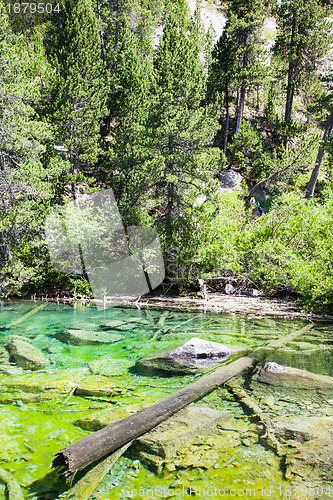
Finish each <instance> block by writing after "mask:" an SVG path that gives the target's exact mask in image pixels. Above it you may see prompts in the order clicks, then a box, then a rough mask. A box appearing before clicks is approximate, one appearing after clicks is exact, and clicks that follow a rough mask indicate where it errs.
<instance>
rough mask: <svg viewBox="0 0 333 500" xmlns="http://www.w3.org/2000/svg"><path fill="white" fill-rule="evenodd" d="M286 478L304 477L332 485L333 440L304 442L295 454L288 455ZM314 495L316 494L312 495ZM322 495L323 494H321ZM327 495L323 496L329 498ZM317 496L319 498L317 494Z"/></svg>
mask: <svg viewBox="0 0 333 500" xmlns="http://www.w3.org/2000/svg"><path fill="white" fill-rule="evenodd" d="M286 478H287V479H289V480H290V479H291V480H293V479H295V478H296V479H297V480H300V478H302V480H303V481H308V482H312V484H319V485H321V486H322V487H324V491H325V483H324V482H326V481H327V483H326V484H328V485H330V489H331V488H332V486H331V484H332V483H331V482H332V481H333V441H332V440H328V439H327V438H324V439H313V440H311V441H307V442H306V443H304V444H303V445H302V446H301V447H300V449H298V450H297V452H296V453H295V454H294V455H290V456H287V459H286ZM311 496H312V497H314V495H311ZM320 496H321V495H320ZM330 496H331V495H329V496H327V497H326V496H325V497H322V498H329V497H330ZM316 498H319V496H317V497H316Z"/></svg>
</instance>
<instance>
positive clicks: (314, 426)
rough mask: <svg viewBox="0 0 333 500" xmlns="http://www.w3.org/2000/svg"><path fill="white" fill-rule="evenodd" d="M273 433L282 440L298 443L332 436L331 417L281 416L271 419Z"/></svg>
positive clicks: (330, 438)
mask: <svg viewBox="0 0 333 500" xmlns="http://www.w3.org/2000/svg"><path fill="white" fill-rule="evenodd" d="M273 426H274V432H275V434H276V435H277V436H278V437H279V438H282V439H284V440H290V439H291V440H293V441H297V442H298V443H304V442H306V441H311V440H312V439H327V441H329V440H332V438H333V417H318V416H315V417H303V416H301V415H298V416H297V417H294V416H291V417H283V418H276V419H274V421H273Z"/></svg>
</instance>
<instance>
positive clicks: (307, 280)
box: [241, 195, 333, 311]
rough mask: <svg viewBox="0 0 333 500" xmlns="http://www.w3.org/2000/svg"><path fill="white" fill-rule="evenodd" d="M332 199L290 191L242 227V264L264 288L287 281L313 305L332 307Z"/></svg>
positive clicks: (281, 285)
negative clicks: (308, 197)
mask: <svg viewBox="0 0 333 500" xmlns="http://www.w3.org/2000/svg"><path fill="white" fill-rule="evenodd" d="M332 227H333V204H332V200H328V201H327V202H326V203H325V204H323V205H319V204H317V203H315V202H313V201H310V202H306V201H305V200H303V199H299V198H297V197H295V196H294V195H287V196H283V197H281V198H279V199H277V200H276V201H275V202H274V204H273V207H272V209H271V211H270V212H269V213H268V214H266V215H265V216H263V217H261V218H260V219H259V220H258V221H257V222H256V224H254V225H253V227H249V228H247V229H246V230H245V231H243V234H242V240H241V247H242V252H243V263H244V267H245V269H246V270H247V272H248V275H249V276H250V278H251V279H253V280H254V281H256V282H257V283H258V285H259V286H261V287H262V288H263V289H264V290H266V291H269V292H277V291H279V290H284V289H285V288H286V287H289V289H290V290H293V291H295V292H296V293H298V294H299V296H300V297H302V300H303V303H304V304H305V305H306V306H308V307H312V308H317V309H323V308H325V309H327V310H329V311H332V310H333V269H332V258H333V250H332V249H333V233H332Z"/></svg>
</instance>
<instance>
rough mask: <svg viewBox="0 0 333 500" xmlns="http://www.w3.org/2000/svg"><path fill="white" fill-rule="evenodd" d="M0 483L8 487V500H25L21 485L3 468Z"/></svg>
mask: <svg viewBox="0 0 333 500" xmlns="http://www.w3.org/2000/svg"><path fill="white" fill-rule="evenodd" d="M0 483H3V484H5V485H6V490H7V491H6V498H7V499H8V500H24V496H23V493H22V490H21V486H20V485H19V483H18V482H17V481H16V479H15V478H14V477H13V476H12V475H11V474H10V473H9V472H7V471H6V470H4V469H1V468H0Z"/></svg>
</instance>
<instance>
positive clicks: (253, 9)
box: [226, 0, 267, 135]
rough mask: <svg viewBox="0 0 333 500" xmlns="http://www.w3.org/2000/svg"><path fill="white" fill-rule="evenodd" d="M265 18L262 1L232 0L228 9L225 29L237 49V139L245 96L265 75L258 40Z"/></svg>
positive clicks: (260, 44)
mask: <svg viewBox="0 0 333 500" xmlns="http://www.w3.org/2000/svg"><path fill="white" fill-rule="evenodd" d="M265 14H266V11H265V7H264V3H263V1H262V0H250V1H248V0H233V1H232V2H231V3H230V6H229V8H228V16H229V20H228V23H227V24H228V25H227V27H226V29H227V30H228V34H229V35H230V37H231V39H232V40H233V43H234V46H235V49H236V74H235V77H236V81H237V84H238V94H237V114H236V127H235V134H236V135H237V134H238V133H239V130H240V127H241V124H242V120H243V114H244V106H245V97H246V92H247V91H248V90H249V89H250V88H251V87H252V88H253V86H257V85H258V84H259V83H261V82H262V81H263V77H264V75H265V73H266V71H267V67H266V66H265V65H264V64H263V52H264V50H263V42H262V40H261V30H262V28H263V25H264V20H265Z"/></svg>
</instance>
